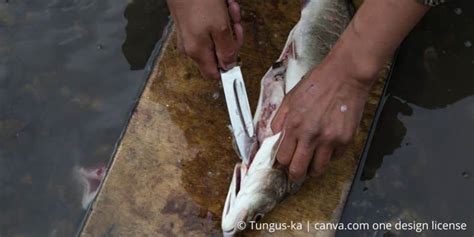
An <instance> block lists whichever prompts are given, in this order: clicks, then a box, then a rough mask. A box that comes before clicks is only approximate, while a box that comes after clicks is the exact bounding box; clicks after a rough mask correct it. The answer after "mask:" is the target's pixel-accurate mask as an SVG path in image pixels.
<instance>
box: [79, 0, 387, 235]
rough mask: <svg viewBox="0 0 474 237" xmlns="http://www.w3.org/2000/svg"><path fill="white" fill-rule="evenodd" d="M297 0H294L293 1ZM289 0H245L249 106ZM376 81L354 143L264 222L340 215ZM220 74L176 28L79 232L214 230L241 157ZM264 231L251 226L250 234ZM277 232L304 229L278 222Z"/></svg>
mask: <svg viewBox="0 0 474 237" xmlns="http://www.w3.org/2000/svg"><path fill="white" fill-rule="evenodd" d="M294 2H296V1H294ZM294 2H293V1H291V3H290V1H242V4H243V6H242V9H243V17H242V19H243V22H244V27H245V30H246V32H245V33H246V40H245V41H246V42H245V46H244V48H243V49H242V51H241V54H240V58H241V61H242V70H243V74H244V78H245V80H246V85H247V87H248V94H249V98H250V101H251V106H252V108H255V106H256V103H257V99H258V93H259V86H260V85H259V83H260V79H261V78H262V76H263V75H264V73H265V72H266V70H267V69H268V67H269V66H271V65H272V63H273V61H274V60H275V59H276V58H277V57H278V55H279V54H280V52H281V50H282V48H283V45H284V43H285V41H286V38H287V35H288V33H289V31H290V30H291V28H292V27H293V25H294V24H295V23H296V22H297V20H298V17H299V5H298V4H294ZM382 81H383V80H382V79H381V80H380V81H379V82H377V84H376V85H375V86H374V88H373V90H372V92H371V95H370V99H369V101H368V103H367V106H366V111H365V114H364V116H363V121H362V123H361V126H360V129H359V132H358V133H357V136H356V138H355V141H354V143H353V144H352V145H351V146H350V147H349V148H348V149H347V151H346V152H345V153H344V154H343V155H342V157H335V158H334V159H333V161H332V163H331V165H330V168H329V169H328V171H327V173H325V174H324V175H323V176H322V177H320V178H317V179H316V178H313V179H309V180H307V181H306V182H305V184H304V185H303V187H302V189H301V190H300V191H299V192H298V193H297V194H295V195H293V196H290V197H288V198H287V199H286V200H284V201H283V202H282V203H281V204H280V205H278V206H277V207H276V208H275V210H274V211H272V212H271V213H269V214H268V215H266V216H265V217H264V218H263V219H262V221H263V222H290V221H295V222H302V221H304V222H306V221H310V222H312V223H315V222H323V221H332V220H336V219H337V218H338V215H339V212H340V208H341V204H342V203H343V202H344V200H345V196H346V194H347V191H348V188H349V186H350V183H351V179H352V176H353V173H354V171H355V167H356V165H357V161H358V158H359V155H360V153H361V150H362V148H363V145H364V141H365V139H366V136H367V130H368V128H369V126H370V123H371V121H372V117H373V114H374V111H375V108H376V104H377V103H378V100H379V97H380V95H381V91H382V85H383V83H382ZM228 123H229V122H228V117H227V111H226V107H225V102H224V96H223V93H222V89H221V88H220V87H219V84H218V82H217V81H210V80H204V79H203V78H202V77H201V76H200V75H199V72H198V69H197V68H196V67H195V66H194V64H193V63H192V61H190V60H189V59H187V58H185V57H184V56H183V55H181V54H180V53H179V52H178V51H177V49H176V45H175V35H174V33H173V34H172V35H171V36H170V39H169V40H168V41H167V43H166V45H165V47H164V49H163V52H162V55H161V58H160V59H159V60H158V63H157V65H156V67H155V69H154V72H153V74H152V76H151V78H150V79H149V81H148V84H147V86H146V88H145V91H144V93H143V95H142V98H141V99H140V102H139V105H138V107H137V109H136V111H135V113H134V114H133V116H132V119H131V121H130V124H129V126H128V129H127V131H126V134H125V136H124V138H123V140H122V142H121V144H120V146H119V148H118V152H117V153H116V157H115V160H114V163H113V165H112V167H111V169H110V171H109V174H108V176H107V178H106V180H105V184H104V186H103V188H102V190H101V192H100V194H99V195H98V197H97V200H96V202H95V203H94V205H93V209H92V212H91V215H90V217H89V219H88V221H87V223H86V225H85V228H84V230H83V232H82V236H109V235H110V236H209V235H216V236H218V235H220V234H221V233H220V219H221V210H222V207H223V204H224V200H225V196H226V194H227V189H228V186H229V183H230V179H231V174H232V171H233V167H234V165H235V163H236V162H238V158H237V156H236V155H235V152H234V151H233V149H232V145H231V138H230V131H229V130H228V129H227V125H228ZM267 234H268V232H257V231H249V232H246V233H244V235H248V236H257V235H267ZM275 234H278V235H281V236H292V235H304V234H307V233H305V232H289V231H287V232H276V233H275Z"/></svg>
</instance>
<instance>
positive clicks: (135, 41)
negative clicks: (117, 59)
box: [122, 0, 169, 70]
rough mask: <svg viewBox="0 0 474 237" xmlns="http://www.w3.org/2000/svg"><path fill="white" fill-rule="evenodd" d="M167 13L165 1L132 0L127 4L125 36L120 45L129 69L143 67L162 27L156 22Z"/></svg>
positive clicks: (160, 20) (159, 35) (161, 19)
mask: <svg viewBox="0 0 474 237" xmlns="http://www.w3.org/2000/svg"><path fill="white" fill-rule="evenodd" d="M167 15H169V13H168V8H167V6H166V3H165V1H156V0H134V1H132V2H131V3H130V4H128V5H127V8H126V9H125V13H124V16H125V18H126V19H127V20H128V23H127V26H126V28H125V29H126V32H127V38H126V39H125V42H124V43H123V45H122V51H123V55H124V56H125V58H126V59H127V61H128V63H129V64H130V69H131V70H139V69H143V68H144V67H145V65H146V63H147V60H148V58H149V56H150V53H151V52H152V50H153V48H154V47H155V43H156V41H157V40H159V39H160V37H161V34H162V31H163V29H162V28H161V27H157V24H160V22H163V16H167Z"/></svg>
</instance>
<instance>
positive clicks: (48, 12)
mask: <svg viewBox="0 0 474 237" xmlns="http://www.w3.org/2000/svg"><path fill="white" fill-rule="evenodd" d="M167 15H168V14H167V9H166V6H165V4H164V1H151V0H136V1H133V2H131V3H129V1H126V0H120V1H109V0H106V1H104V0H100V1H99V0H87V1H73V0H66V1H55V0H50V1H12V0H10V1H2V2H0V190H1V191H0V236H2V237H3V236H71V235H73V234H75V233H76V232H77V231H78V230H79V228H80V226H81V223H82V222H83V219H84V217H85V215H86V212H87V211H86V209H87V207H88V203H89V202H90V200H91V199H92V198H93V197H94V194H95V193H96V192H97V189H98V186H99V185H100V182H101V180H102V178H103V177H104V175H105V172H106V167H107V164H108V162H109V161H110V159H111V157H112V153H113V151H114V147H115V145H116V143H117V141H118V140H119V137H120V135H121V133H122V131H123V129H124V127H125V125H126V124H127V121H128V119H129V115H130V113H131V110H132V108H133V107H134V105H135V104H136V100H137V99H138V97H139V95H140V93H141V90H142V88H143V85H144V83H145V81H146V77H147V75H146V70H143V68H144V67H145V64H146V62H147V60H148V58H149V56H150V55H151V53H152V50H153V48H154V45H155V43H156V42H157V41H158V39H159V38H160V37H161V34H162V31H163V28H164V26H165V24H166V23H167V21H168V17H167Z"/></svg>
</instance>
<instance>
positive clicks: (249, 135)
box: [221, 66, 255, 163]
mask: <svg viewBox="0 0 474 237" xmlns="http://www.w3.org/2000/svg"><path fill="white" fill-rule="evenodd" d="M221 79H222V87H224V95H225V99H226V102H227V110H228V111H229V118H230V124H231V126H232V133H233V135H234V138H235V143H236V145H237V149H238V151H239V153H240V154H239V155H240V157H241V158H242V159H243V161H244V163H248V159H249V156H250V149H251V146H252V144H253V141H254V137H255V130H254V126H253V120H252V113H251V112H250V105H249V100H248V97H247V91H246V90H245V84H244V80H243V78H242V72H241V71H240V67H238V66H237V67H234V68H232V69H230V70H228V71H225V72H224V71H221Z"/></svg>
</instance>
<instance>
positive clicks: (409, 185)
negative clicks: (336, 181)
mask: <svg viewBox="0 0 474 237" xmlns="http://www.w3.org/2000/svg"><path fill="white" fill-rule="evenodd" d="M473 16H474V2H472V1H453V2H451V3H450V4H448V5H445V6H442V7H439V8H436V9H433V10H432V11H431V12H430V13H429V14H428V15H427V16H426V17H425V19H424V20H423V21H422V22H421V23H420V24H419V25H418V26H417V28H416V29H415V31H414V32H413V33H412V34H411V35H410V36H409V37H408V39H407V40H406V42H405V43H404V44H403V45H402V47H401V50H400V53H399V57H398V60H397V63H396V66H395V70H394V72H393V75H392V77H391V79H390V84H389V86H388V88H387V93H386V97H385V98H384V99H385V104H384V107H383V110H381V113H380V117H379V119H378V122H377V124H376V126H375V130H374V131H373V138H372V141H371V142H370V143H369V146H368V149H367V150H366V154H365V156H363V159H364V160H363V161H362V165H361V167H359V170H358V173H357V176H356V181H355V183H354V186H353V188H352V191H351V194H350V196H349V199H348V202H347V203H346V208H345V210H344V214H343V217H342V221H343V222H346V223H348V222H368V223H381V222H382V223H383V222H385V223H386V222H392V223H396V222H398V221H402V222H411V223H412V222H413V221H416V222H418V223H421V222H427V223H430V224H431V221H433V220H434V221H439V222H464V223H466V224H467V226H468V228H469V230H468V231H464V232H463V231H457V232H445V231H432V230H424V231H422V232H420V233H417V232H415V231H382V230H380V231H374V230H371V231H358V232H339V233H338V236H472V235H473V234H474V206H473V205H472V200H473V199H474V179H472V177H471V174H472V172H473V171H474V160H473V159H472V157H473V156H472V154H474V147H473V145H474V144H473V141H474V81H473V80H472V75H473V74H474V48H472V47H471V42H472V41H473V40H474V30H473V28H472V24H474V17H473ZM440 22H442V23H440ZM430 228H431V227H430Z"/></svg>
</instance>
